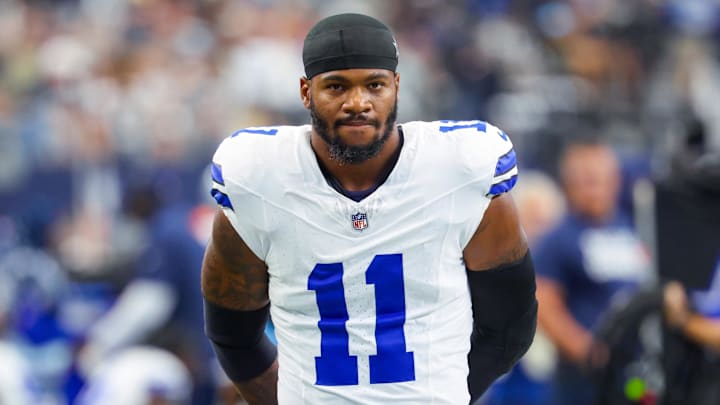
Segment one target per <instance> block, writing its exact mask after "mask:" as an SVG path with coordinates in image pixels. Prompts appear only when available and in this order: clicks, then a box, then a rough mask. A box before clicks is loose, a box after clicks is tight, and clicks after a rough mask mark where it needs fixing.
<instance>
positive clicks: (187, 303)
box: [79, 170, 215, 404]
mask: <svg viewBox="0 0 720 405" xmlns="http://www.w3.org/2000/svg"><path fill="white" fill-rule="evenodd" d="M176 176H177V173H174V172H173V171H172V170H167V171H162V170H161V171H159V172H157V173H156V172H154V171H151V172H150V173H147V172H140V173H135V176H134V179H133V180H132V184H131V185H130V187H129V188H128V190H127V194H126V195H127V211H128V213H129V215H130V216H131V217H132V218H135V220H136V221H140V222H141V223H142V224H143V226H144V227H145V229H146V231H147V232H146V234H145V239H144V244H143V246H144V247H143V249H142V251H141V252H140V253H139V254H138V256H137V260H136V261H135V263H134V264H133V269H134V271H133V272H131V273H132V274H130V277H131V279H130V281H129V282H128V283H127V285H126V286H125V287H124V289H123V290H122V292H121V294H120V295H119V296H118V298H117V301H116V302H115V304H114V305H113V306H112V308H110V309H109V310H108V312H107V313H106V314H105V315H103V316H102V317H101V318H100V319H98V320H97V321H96V322H95V324H94V325H92V327H91V329H90V330H89V331H88V333H87V337H86V342H85V345H84V347H83V348H82V350H81V351H80V357H79V361H80V366H81V369H82V371H83V372H84V373H85V375H92V374H93V372H94V371H93V370H94V369H95V368H96V367H98V366H101V365H102V364H103V363H104V362H105V361H106V360H107V359H110V358H112V357H113V356H115V354H116V353H117V352H121V351H123V350H125V349H126V348H128V347H132V346H134V345H137V344H157V345H159V346H161V347H165V348H166V349H171V351H172V352H173V353H174V354H175V355H177V356H178V357H179V358H180V359H181V360H182V361H183V362H184V363H185V365H186V367H187V368H188V369H189V371H190V375H191V377H192V385H193V389H192V390H191V392H192V402H193V403H195V404H211V403H212V402H213V401H214V397H215V382H214V381H213V373H212V371H211V370H212V364H213V361H214V356H213V354H212V350H211V348H210V345H209V343H208V342H207V339H206V338H205V336H204V334H203V332H202V325H203V317H202V297H201V295H200V289H199V288H197V280H198V279H199V277H200V267H201V263H202V257H203V248H204V245H205V243H206V240H207V238H208V235H209V229H210V224H211V221H212V214H213V212H214V211H213V210H212V209H211V208H210V206H209V205H208V204H205V203H204V202H200V203H199V204H196V205H193V204H189V203H187V202H185V201H183V200H182V199H178V200H176V199H175V197H177V195H176V194H175V193H174V192H173V191H172V187H173V186H175V187H180V186H181V185H182V182H180V181H179V180H178V179H177V178H176Z"/></svg>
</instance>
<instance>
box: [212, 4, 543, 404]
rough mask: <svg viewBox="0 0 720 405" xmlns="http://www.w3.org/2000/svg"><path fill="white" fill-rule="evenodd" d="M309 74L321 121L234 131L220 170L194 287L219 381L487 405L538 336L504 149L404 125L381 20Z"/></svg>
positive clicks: (350, 21)
mask: <svg viewBox="0 0 720 405" xmlns="http://www.w3.org/2000/svg"><path fill="white" fill-rule="evenodd" d="M303 62H304V65H305V74H306V76H305V77H303V78H301V79H300V96H301V99H302V102H303V104H304V106H305V107H306V108H307V109H309V110H310V116H311V118H312V124H311V125H303V126H281V127H262V128H258V127H256V128H246V129H242V130H240V131H238V132H236V133H235V134H234V135H233V136H231V137H230V138H228V139H226V140H225V141H223V143H222V144H221V145H220V147H219V148H218V150H217V152H216V153H215V156H214V157H213V165H212V169H213V170H212V180H213V188H212V192H211V193H212V195H213V196H214V197H215V199H216V200H217V202H218V204H219V209H218V213H217V214H216V217H215V222H214V226H213V233H212V238H211V241H210V243H209V245H208V247H207V251H206V254H205V260H204V263H203V274H202V290H203V294H204V297H205V330H206V333H207V335H208V337H209V338H210V340H211V341H212V343H213V346H214V348H215V351H216V353H217V355H218V358H219V360H220V363H221V364H222V366H223V369H224V370H225V372H226V373H227V375H228V376H229V377H230V379H231V380H232V381H233V382H234V383H235V385H236V387H237V388H238V390H239V391H240V392H241V393H242V394H243V396H244V397H245V399H246V400H247V401H248V402H249V403H251V404H276V403H280V404H298V403H307V404H325V403H332V404H338V403H352V404H380V403H393V404H399V403H402V404H419V403H436V404H460V403H468V402H469V401H473V400H475V399H477V398H478V397H479V395H480V394H482V392H483V391H484V390H485V389H486V388H487V386H488V385H489V384H490V383H492V382H493V381H494V380H495V379H496V378H497V377H498V376H499V375H501V374H503V373H504V372H506V371H507V370H509V368H510V367H511V366H512V365H513V364H514V363H515V362H516V361H517V360H518V358H519V357H520V356H521V355H522V354H523V353H524V352H525V350H526V349H527V347H528V346H529V344H530V343H531V341H532V337H533V335H534V331H535V323H536V312H537V304H536V301H535V277H534V270H533V265H532V261H531V259H530V256H529V253H528V249H527V242H526V240H525V236H524V233H523V231H522V229H521V227H520V225H519V223H518V217H517V213H516V211H515V206H514V204H513V202H512V199H511V197H510V195H509V194H508V191H509V190H510V189H511V188H512V187H513V186H514V184H515V181H516V179H517V164H516V159H515V152H514V150H513V146H512V143H511V142H510V140H509V138H508V137H507V135H505V133H504V132H502V131H501V130H500V129H498V128H496V127H494V126H492V125H490V124H488V123H485V122H482V121H435V122H409V123H405V124H396V123H395V117H396V111H397V107H396V106H397V97H398V90H399V85H400V75H399V74H398V73H397V72H396V67H397V63H398V52H397V44H396V42H395V40H394V38H393V36H392V33H391V32H390V30H389V29H388V28H387V27H386V26H385V25H384V24H382V23H381V22H379V21H378V20H376V19H374V18H371V17H368V16H364V15H359V14H341V15H336V16H331V17H328V18H326V19H324V20H322V21H320V22H318V23H317V24H316V25H315V26H314V27H313V28H312V29H311V30H310V32H309V33H308V35H307V37H306V38H305V42H304V48H303ZM268 314H270V315H271V316H272V321H273V324H274V326H275V334H276V337H277V343H278V344H277V347H275V346H274V345H272V344H271V343H270V341H269V340H268V339H267V338H266V337H265V335H264V334H263V326H264V324H265V322H266V321H267V319H268Z"/></svg>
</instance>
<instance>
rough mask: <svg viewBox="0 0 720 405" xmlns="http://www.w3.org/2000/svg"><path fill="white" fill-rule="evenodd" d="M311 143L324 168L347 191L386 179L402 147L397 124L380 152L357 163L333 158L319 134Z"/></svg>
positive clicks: (363, 188)
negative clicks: (342, 161)
mask: <svg viewBox="0 0 720 405" xmlns="http://www.w3.org/2000/svg"><path fill="white" fill-rule="evenodd" d="M311 143H312V146H313V150H314V151H315V155H316V156H317V158H318V162H319V163H320V165H321V166H322V168H323V170H324V171H325V172H326V173H327V174H329V175H330V176H332V178H333V179H334V180H335V182H337V183H338V185H339V186H340V187H342V188H343V189H345V190H347V191H362V190H367V189H369V188H371V187H375V186H377V184H378V182H382V181H384V180H385V179H386V178H387V176H388V174H389V171H391V170H392V167H393V166H394V165H395V162H396V161H397V158H398V155H399V152H400V148H401V147H402V144H401V142H400V133H399V131H398V127H397V126H395V127H394V128H393V131H392V132H391V133H390V136H389V137H388V139H387V141H385V144H384V145H383V147H382V149H381V150H380V153H378V154H377V155H376V156H374V157H373V158H371V159H368V160H366V161H364V162H362V163H357V164H341V163H339V162H338V161H337V160H335V159H332V158H331V157H330V153H329V151H328V148H327V145H326V144H325V143H324V141H323V140H322V139H320V137H319V136H313V137H312V140H311Z"/></svg>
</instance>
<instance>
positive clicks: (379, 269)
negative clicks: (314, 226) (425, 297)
mask: <svg viewBox="0 0 720 405" xmlns="http://www.w3.org/2000/svg"><path fill="white" fill-rule="evenodd" d="M342 276H343V265H342V263H327V264H317V265H315V268H314V269H313V271H312V273H310V278H309V279H308V289H309V290H312V291H315V296H316V299H317V305H318V310H319V311H320V321H319V322H318V327H319V328H320V357H315V371H316V375H317V381H316V384H317V385H357V384H358V366H357V356H351V355H350V351H349V347H348V343H349V336H348V332H347V329H346V327H345V324H346V323H347V321H348V319H349V316H348V311H347V305H346V304H345V289H344V287H343V281H342ZM365 282H366V283H367V284H373V285H374V286H375V306H376V319H375V343H376V346H377V354H375V355H371V356H370V358H369V364H370V384H381V383H394V382H402V381H414V380H415V361H414V357H413V352H408V351H407V348H406V345H405V333H404V331H403V325H404V324H405V289H404V286H403V266H402V255H401V254H391V255H377V256H375V258H373V261H372V263H370V266H369V267H368V269H367V271H366V272H365Z"/></svg>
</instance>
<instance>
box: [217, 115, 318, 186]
mask: <svg viewBox="0 0 720 405" xmlns="http://www.w3.org/2000/svg"><path fill="white" fill-rule="evenodd" d="M308 131H309V126H307V125H303V126H290V125H287V126H272V127H249V128H243V129H240V130H237V131H235V132H234V133H232V135H230V136H229V137H227V138H225V139H224V140H223V141H222V142H221V143H220V145H219V146H218V148H217V150H216V151H215V154H214V155H213V158H212V164H213V170H214V171H216V172H218V173H219V172H222V173H223V174H231V175H233V176H242V175H243V173H244V174H246V175H258V171H262V170H265V169H267V168H271V167H274V166H275V161H276V160H282V159H284V158H285V157H286V155H287V154H289V153H292V152H291V150H292V148H293V147H294V145H296V141H297V140H299V138H300V137H301V136H302V134H303V133H306V132H308Z"/></svg>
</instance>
